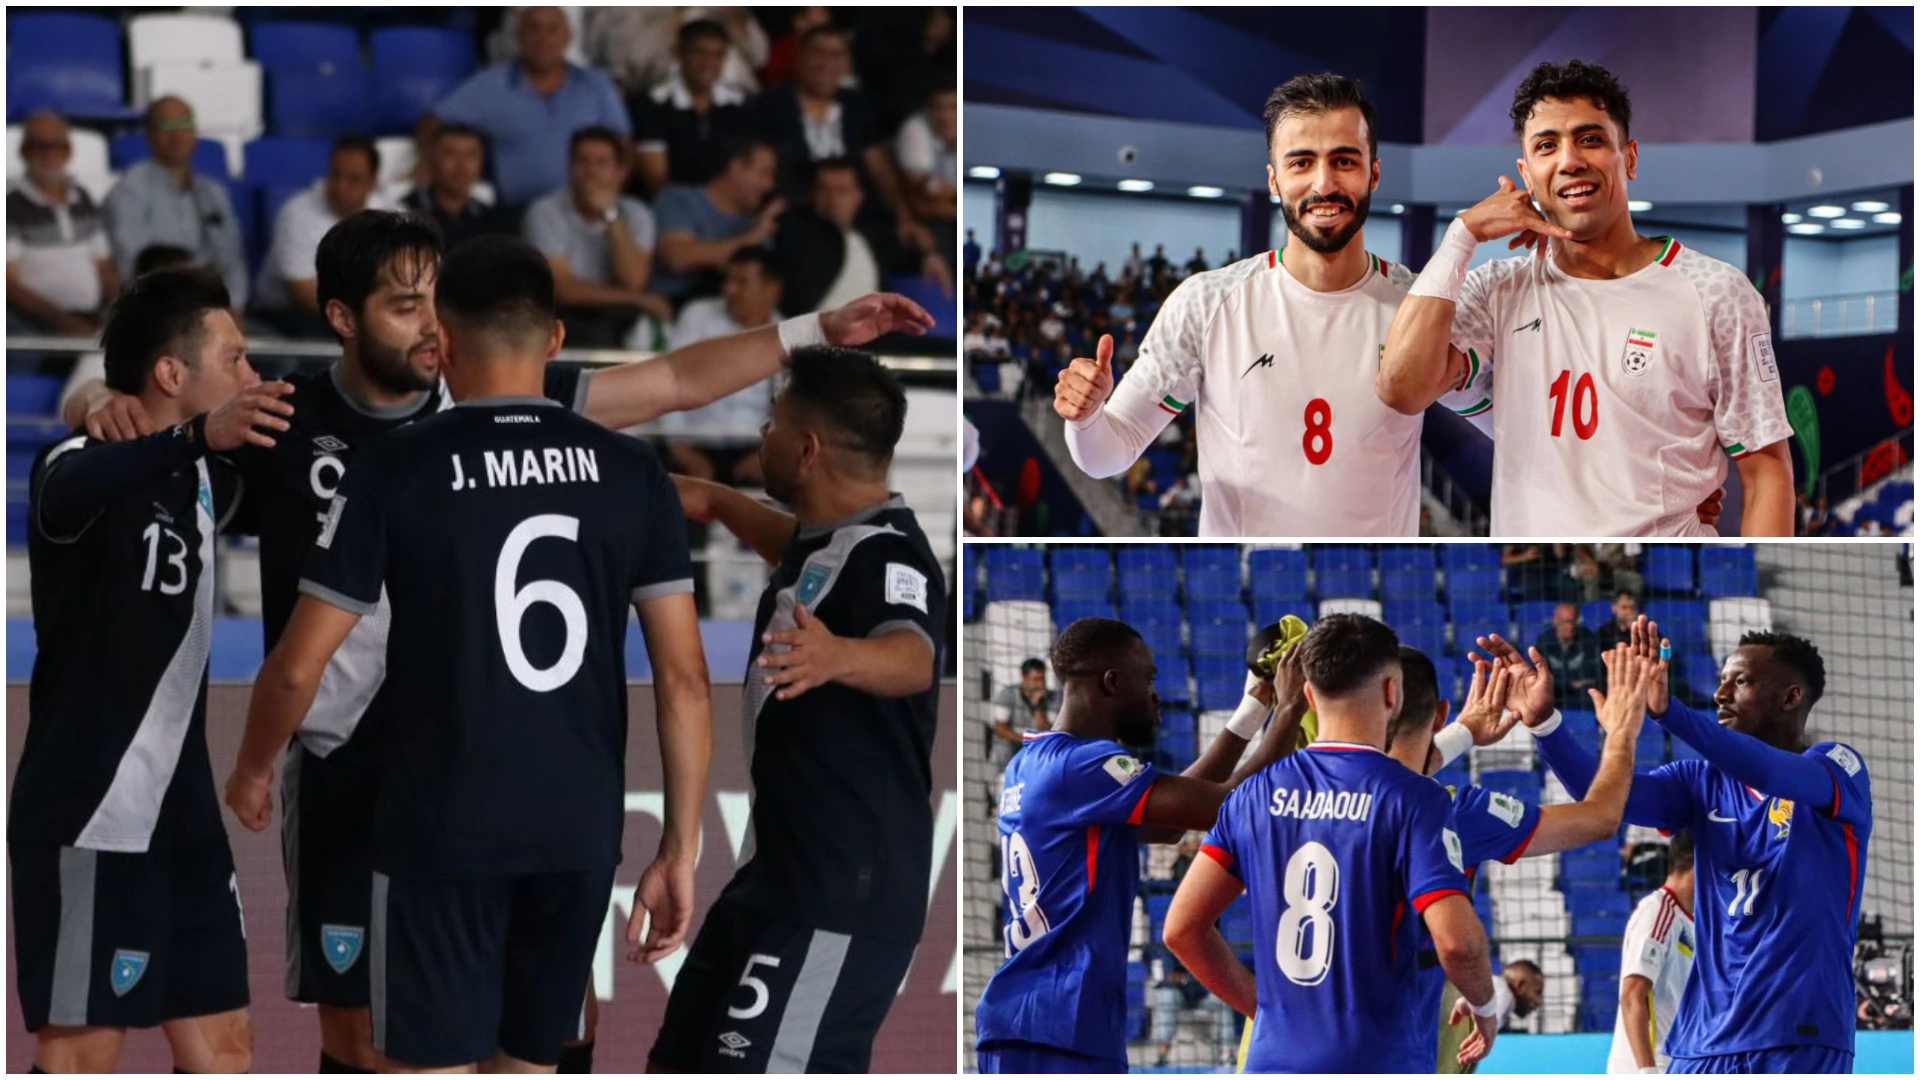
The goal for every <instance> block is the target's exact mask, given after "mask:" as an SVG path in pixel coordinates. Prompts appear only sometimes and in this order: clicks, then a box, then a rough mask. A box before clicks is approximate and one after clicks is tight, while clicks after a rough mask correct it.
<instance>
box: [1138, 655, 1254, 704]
mask: <svg viewBox="0 0 1920 1080" xmlns="http://www.w3.org/2000/svg"><path fill="white" fill-rule="evenodd" d="M1246 670H1247V669H1246V665H1245V664H1242V665H1241V666H1240V673H1239V674H1234V675H1225V676H1222V675H1215V676H1211V677H1207V678H1201V679H1199V680H1198V681H1199V683H1200V693H1199V700H1198V701H1197V702H1196V703H1195V704H1197V705H1198V706H1199V707H1200V709H1201V710H1202V711H1212V710H1214V709H1237V708H1239V707H1240V699H1241V698H1243V697H1245V696H1246V686H1247V677H1246V674H1245V673H1246ZM1160 696H1161V697H1162V698H1164V697H1166V695H1165V694H1162V695H1160Z"/></svg>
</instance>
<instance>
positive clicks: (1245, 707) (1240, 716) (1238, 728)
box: [1227, 694, 1273, 742]
mask: <svg viewBox="0 0 1920 1080" xmlns="http://www.w3.org/2000/svg"><path fill="white" fill-rule="evenodd" d="M1272 711H1273V710H1272V709H1269V708H1267V707H1266V706H1265V705H1263V704H1261V703H1260V699H1259V698H1257V697H1254V696H1253V695H1252V694H1248V695H1247V696H1246V697H1243V698H1241V699H1240V707H1239V708H1238V709H1235V710H1234V711H1233V719H1231V720H1229V721H1227V730H1228V731H1231V732H1233V733H1234V734H1235V735H1238V736H1240V737H1241V738H1242V739H1245V740H1246V741H1248V742H1252V741H1253V740H1254V737H1255V736H1256V735H1259V734H1260V729H1261V728H1263V727H1265V726H1266V723H1267V714H1268V713H1270V712H1272Z"/></svg>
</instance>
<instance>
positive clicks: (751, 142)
mask: <svg viewBox="0 0 1920 1080" xmlns="http://www.w3.org/2000/svg"><path fill="white" fill-rule="evenodd" d="M762 150H765V151H767V152H768V153H770V154H773V155H775V156H778V155H779V151H778V150H775V149H774V148H773V144H772V143H770V142H768V141H766V140H765V139H756V138H753V137H752V136H750V135H734V136H730V137H728V138H725V139H722V140H720V168H721V171H723V172H724V171H725V170H727V169H730V168H732V167H733V165H734V163H735V162H739V161H749V162H750V161H752V160H753V156H754V155H755V154H757V153H759V152H760V151H762Z"/></svg>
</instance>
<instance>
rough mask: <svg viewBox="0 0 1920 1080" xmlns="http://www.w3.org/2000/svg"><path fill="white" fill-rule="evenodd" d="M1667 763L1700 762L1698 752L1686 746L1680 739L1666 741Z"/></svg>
mask: <svg viewBox="0 0 1920 1080" xmlns="http://www.w3.org/2000/svg"><path fill="white" fill-rule="evenodd" d="M1667 760H1668V761H1701V760H1704V759H1702V758H1701V757H1700V751H1698V750H1695V749H1694V748H1693V747H1691V746H1689V745H1687V744H1686V743H1685V742H1683V741H1682V740H1680V739H1668V740H1667Z"/></svg>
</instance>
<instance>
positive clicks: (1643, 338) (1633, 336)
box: [1620, 330, 1658, 375]
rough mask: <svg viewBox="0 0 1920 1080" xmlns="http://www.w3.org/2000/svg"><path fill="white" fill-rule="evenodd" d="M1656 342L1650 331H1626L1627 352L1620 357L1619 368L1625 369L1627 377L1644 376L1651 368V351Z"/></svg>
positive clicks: (1656, 339)
mask: <svg viewBox="0 0 1920 1080" xmlns="http://www.w3.org/2000/svg"><path fill="white" fill-rule="evenodd" d="M1657 342H1658V338H1657V336H1656V335H1655V334H1654V332H1653V331H1651V330H1628V331H1627V351H1626V352H1625V353H1624V354H1622V355H1621V357H1620V366H1621V367H1624V368H1626V369H1627V374H1629V375H1645V374H1646V373H1647V369H1648V368H1650V367H1652V366H1653V350H1654V348H1655V346H1656V344H1657Z"/></svg>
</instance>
